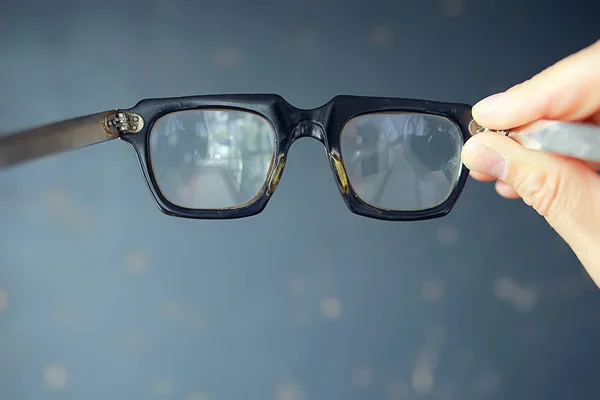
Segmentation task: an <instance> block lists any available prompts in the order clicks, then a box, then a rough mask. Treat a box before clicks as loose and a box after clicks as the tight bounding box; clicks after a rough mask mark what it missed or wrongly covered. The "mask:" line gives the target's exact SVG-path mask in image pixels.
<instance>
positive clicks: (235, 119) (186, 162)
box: [149, 109, 275, 210]
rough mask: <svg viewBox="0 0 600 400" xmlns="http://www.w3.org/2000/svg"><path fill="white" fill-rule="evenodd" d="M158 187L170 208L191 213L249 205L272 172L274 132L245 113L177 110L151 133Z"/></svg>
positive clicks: (266, 124) (265, 122)
mask: <svg viewBox="0 0 600 400" xmlns="http://www.w3.org/2000/svg"><path fill="white" fill-rule="evenodd" d="M149 140H150V161H151V166H152V172H153V175H154V179H155V181H156V184H157V186H158V188H159V190H160V192H161V193H162V194H163V196H164V197H165V198H166V199H167V200H168V201H169V202H171V203H172V204H174V205H176V206H179V207H183V208H189V209H215V210H216V209H230V208H239V207H242V206H244V205H246V204H248V203H250V202H251V201H252V200H253V199H254V198H255V197H256V196H257V195H258V194H259V193H260V192H261V189H262V188H263V186H264V185H265V182H266V181H267V177H268V174H269V170H270V168H271V164H272V162H273V159H274V153H275V131H274V130H273V127H272V126H271V124H270V123H269V122H268V121H267V120H266V119H264V118H263V117H261V116H258V115H256V114H253V113H251V112H246V111H235V110H226V109H203V110H186V111H177V112H173V113H170V114H167V115H164V116H163V117H161V118H159V119H158V120H157V121H156V123H155V124H154V126H153V128H152V131H151V132H150V138H149Z"/></svg>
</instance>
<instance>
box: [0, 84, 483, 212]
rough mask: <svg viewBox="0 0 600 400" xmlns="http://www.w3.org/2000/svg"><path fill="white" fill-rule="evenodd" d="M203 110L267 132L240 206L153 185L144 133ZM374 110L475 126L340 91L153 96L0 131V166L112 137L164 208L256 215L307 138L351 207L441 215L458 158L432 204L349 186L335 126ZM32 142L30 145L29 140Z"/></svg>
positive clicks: (467, 131)
mask: <svg viewBox="0 0 600 400" xmlns="http://www.w3.org/2000/svg"><path fill="white" fill-rule="evenodd" d="M203 109H211V110H214V109H221V110H231V111H243V112H250V113H253V114H256V115H258V116H260V117H263V118H265V119H266V120H267V121H268V122H269V123H270V124H271V126H272V127H273V129H274V131H275V143H274V145H275V146H274V156H273V160H272V162H271V166H270V168H269V171H268V178H267V179H266V182H265V184H264V185H263V187H262V189H261V191H260V192H259V194H258V195H257V196H255V197H254V198H253V199H252V200H251V201H250V202H249V203H247V204H245V205H242V206H240V207H237V208H229V209H189V208H183V207H180V206H177V205H175V204H173V203H171V202H170V201H169V200H168V199H167V198H166V197H165V196H164V195H163V194H162V193H161V191H160V189H159V185H158V184H157V182H156V179H155V177H154V174H153V170H152V168H151V165H152V164H151V154H150V140H149V138H150V133H151V132H152V128H153V126H154V124H155V122H156V121H157V120H158V119H159V118H160V117H163V116H165V115H167V114H170V113H173V112H177V111H186V110H203ZM382 112H407V113H410V112H412V113H420V114H429V115H436V116H440V117H445V118H447V119H448V120H450V121H452V122H453V123H455V124H456V126H457V127H458V128H459V129H460V131H461V133H462V139H463V143H464V142H466V140H467V139H468V138H469V137H470V136H471V135H473V134H475V133H478V132H479V131H481V127H480V126H479V125H478V124H477V123H476V122H475V121H474V120H473V117H472V114H471V106H470V105H468V104H461V103H447V102H434V101H427V100H418V99H405V98H389V97H369V96H348V95H344V96H336V97H334V98H333V99H331V100H330V101H329V102H328V103H326V104H324V105H323V106H321V107H318V108H314V109H300V108H297V107H294V106H292V105H291V104H290V103H288V102H287V101H286V100H285V99H283V98H282V97H281V96H279V95H276V94H226V95H201V96H187V97H173V98H155V99H144V100H141V101H139V102H138V103H137V104H136V105H135V106H133V107H131V108H129V109H117V110H113V111H106V112H102V113H97V114H92V115H89V116H84V117H80V118H76V119H72V120H67V121H63V122H58V123H56V124H52V125H46V126H43V127H40V128H36V129H32V130H29V131H24V132H21V133H17V134H13V135H10V136H6V137H0V166H6V165H10V164H16V163H18V162H22V161H26V160H28V159H33V158H39V157H41V156H44V155H48V154H52V153H57V152H60V151H66V150H71V149H75V148H80V147H85V146H88V145H91V144H95V143H100V142H103V141H106V140H111V139H115V138H120V139H122V140H124V141H125V142H127V143H129V144H130V145H131V146H132V147H133V148H134V150H135V152H136V154H137V157H138V161H139V164H140V168H141V171H142V174H143V176H144V178H145V180H146V183H147V185H148V188H149V189H150V192H151V193H152V196H153V197H154V200H155V202H156V204H157V206H158V208H159V209H160V210H161V211H162V212H163V213H164V214H167V215H170V216H174V217H181V218H191V219H236V218H243V217H250V216H253V215H256V214H259V213H261V212H262V211H263V210H264V209H265V207H266V206H267V204H268V202H269V200H270V198H271V196H272V195H273V193H274V191H275V189H276V188H277V184H278V183H279V180H280V179H281V175H282V173H283V171H284V169H285V160H286V159H287V154H288V151H289V149H290V147H291V145H292V144H293V143H294V142H295V141H296V140H297V139H299V138H303V137H311V138H314V139H317V140H319V141H320V142H321V143H322V144H323V145H324V147H325V150H326V152H327V155H328V158H329V162H330V166H331V169H332V171H333V175H334V179H335V180H336V182H337V186H338V189H339V191H340V193H341V195H342V197H343V199H344V202H345V203H346V205H347V207H348V208H349V209H350V211H351V212H353V213H355V214H357V215H361V216H365V217H369V218H374V219H379V220H387V221H419V220H427V219H433V218H439V217H442V216H445V215H447V214H448V213H449V212H450V211H451V210H452V208H453V207H454V205H455V204H456V201H457V200H458V198H459V196H460V194H461V193H462V190H463V188H464V186H465V184H466V181H467V179H468V169H467V168H466V167H465V166H464V164H461V170H460V174H459V176H458V181H457V183H456V185H455V187H454V188H453V190H452V192H451V194H450V195H449V196H448V198H447V199H446V200H445V201H444V202H443V203H441V204H440V205H438V206H436V207H433V208H429V209H425V210H415V211H409V210H406V211H405V210H403V211H399V210H391V209H382V208H378V207H374V206H372V205H370V204H368V203H366V202H365V201H363V200H361V199H360V198H359V197H358V195H357V194H356V192H355V191H354V190H353V188H352V184H351V182H349V181H348V177H347V176H346V171H345V168H344V161H343V155H342V152H341V149H340V137H341V133H342V130H343V128H344V126H345V124H346V123H347V122H348V121H349V120H351V119H353V118H355V117H358V116H361V115H365V114H372V113H382ZM100 128H101V129H100ZM36 141H37V145H34V144H33V143H35V142H36ZM11 151H12V153H11Z"/></svg>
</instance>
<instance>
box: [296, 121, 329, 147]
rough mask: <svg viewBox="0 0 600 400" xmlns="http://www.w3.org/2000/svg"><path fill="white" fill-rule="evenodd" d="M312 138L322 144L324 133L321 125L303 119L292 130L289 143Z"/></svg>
mask: <svg viewBox="0 0 600 400" xmlns="http://www.w3.org/2000/svg"><path fill="white" fill-rule="evenodd" d="M305 137H307V138H313V139H317V140H318V141H319V142H321V143H324V141H325V131H324V130H323V127H322V126H321V124H319V123H318V122H316V121H314V120H310V119H305V120H301V121H300V122H298V123H297V124H296V125H295V126H294V128H293V129H292V140H291V142H292V143H293V142H295V141H296V140H298V139H300V138H305Z"/></svg>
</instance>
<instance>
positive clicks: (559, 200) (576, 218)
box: [462, 132, 600, 278]
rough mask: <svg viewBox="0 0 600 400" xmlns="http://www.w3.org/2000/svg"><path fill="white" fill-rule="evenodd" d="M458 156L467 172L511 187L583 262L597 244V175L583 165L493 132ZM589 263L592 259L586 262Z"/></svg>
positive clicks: (482, 135)
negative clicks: (499, 181) (467, 169)
mask: <svg viewBox="0 0 600 400" xmlns="http://www.w3.org/2000/svg"><path fill="white" fill-rule="evenodd" d="M462 158H463V162H464V164H465V165H466V166H467V168H469V169H470V170H472V171H475V172H479V173H482V174H486V175H491V176H493V177H495V178H497V179H499V180H501V181H503V182H505V183H507V184H508V185H510V186H512V187H513V189H514V190H515V191H516V192H517V194H518V195H519V196H520V197H521V198H522V199H523V201H524V202H525V203H526V204H528V205H530V206H531V207H533V208H534V209H535V210H536V211H537V212H538V213H539V214H540V215H542V216H544V217H545V218H546V220H547V221H548V223H549V224H550V225H551V226H552V227H553V228H554V229H555V230H556V231H557V232H558V234H560V235H561V236H562V237H563V239H565V241H566V242H567V243H568V244H569V245H570V246H571V248H572V249H573V250H574V251H575V253H576V254H577V255H578V257H580V260H581V261H582V262H583V263H584V264H585V262H584V259H587V258H588V257H592V254H591V253H592V249H597V247H598V245H599V241H600V228H599V227H600V175H598V173H596V172H595V171H593V170H592V169H591V168H590V167H589V166H587V165H585V164H584V163H583V162H581V161H579V160H575V159H570V158H565V157H562V156H558V155H555V154H551V153H546V152H542V151H537V150H530V149H527V148H525V147H523V146H521V145H519V144H518V143H516V142H514V141H513V140H512V139H510V138H508V137H506V136H504V135H502V134H498V133H493V132H485V133H480V134H478V135H475V136H473V137H472V138H471V139H469V140H468V141H467V143H466V144H465V146H464V148H463V152H462ZM582 258H583V259H582ZM592 261H593V262H595V263H597V261H598V260H588V263H590V264H591V263H592ZM599 273H600V271H599ZM598 278H600V276H598Z"/></svg>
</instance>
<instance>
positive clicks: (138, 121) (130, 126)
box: [104, 111, 144, 135]
mask: <svg viewBox="0 0 600 400" xmlns="http://www.w3.org/2000/svg"><path fill="white" fill-rule="evenodd" d="M143 128H144V119H143V118H142V116H141V115H139V114H134V113H130V112H123V111H114V112H111V113H109V114H107V115H106V117H104V129H105V130H106V131H107V132H108V133H110V134H111V135H121V134H126V133H138V132H140V131H141V130H142V129H143Z"/></svg>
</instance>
